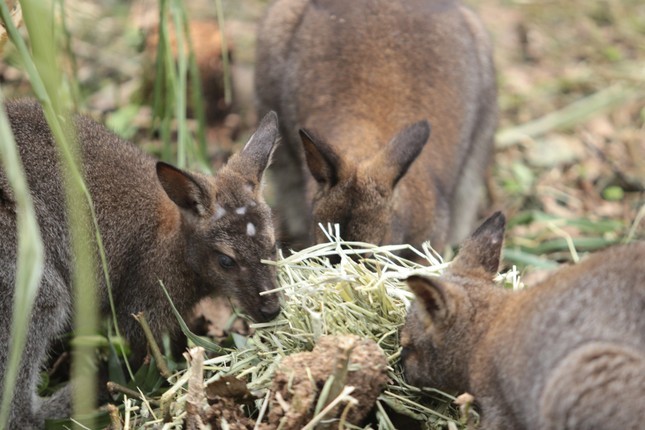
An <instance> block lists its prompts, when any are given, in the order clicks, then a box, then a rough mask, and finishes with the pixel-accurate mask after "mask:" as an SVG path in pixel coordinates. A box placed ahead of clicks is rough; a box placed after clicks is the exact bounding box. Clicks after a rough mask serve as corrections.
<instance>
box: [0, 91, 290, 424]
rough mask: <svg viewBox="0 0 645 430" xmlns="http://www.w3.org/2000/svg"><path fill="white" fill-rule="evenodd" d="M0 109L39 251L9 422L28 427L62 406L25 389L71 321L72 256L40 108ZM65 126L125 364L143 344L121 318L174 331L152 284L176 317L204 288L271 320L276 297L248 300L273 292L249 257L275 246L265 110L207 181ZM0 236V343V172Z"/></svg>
mask: <svg viewBox="0 0 645 430" xmlns="http://www.w3.org/2000/svg"><path fill="white" fill-rule="evenodd" d="M6 109H7V113H8V116H9V120H10V123H11V127H12V130H13V133H14V136H15V138H16V143H17V145H18V149H19V152H20V156H21V159H22V162H23V164H24V168H25V171H26V174H27V179H28V182H29V187H30V190H31V194H32V196H33V200H34V206H35V210H36V214H37V217H38V222H39V225H40V231H41V235H42V239H43V243H44V247H45V267H44V274H43V278H42V281H41V285H40V288H39V291H38V295H37V297H36V302H35V305H34V310H33V314H32V318H31V322H30V327H29V338H28V340H27V344H26V347H25V352H24V353H23V358H22V364H21V368H20V374H19V380H20V382H19V383H18V384H17V386H16V392H15V395H14V400H13V406H12V412H11V418H10V424H11V425H10V427H11V428H39V427H41V426H42V423H43V419H44V418H45V417H47V416H51V415H48V414H55V415H56V416H65V415H66V414H67V413H68V412H69V404H68V403H66V399H61V398H55V399H50V401H49V402H45V403H44V404H43V405H42V408H41V405H40V403H41V402H40V399H38V398H37V397H36V396H35V389H36V384H37V382H38V372H39V368H40V366H41V363H42V362H43V359H44V357H45V355H46V352H47V349H48V346H49V343H50V341H51V340H52V339H53V338H55V337H56V336H58V335H60V334H61V333H62V332H63V331H64V330H68V329H70V328H71V327H70V324H71V315H72V312H73V310H72V291H71V281H70V280H71V271H72V266H73V261H72V260H73V258H72V256H71V255H70V249H69V233H68V229H67V225H66V224H67V217H66V211H65V199H64V195H63V192H62V180H61V172H60V170H59V168H58V166H59V164H58V161H57V160H58V157H57V154H56V148H55V145H54V142H53V139H52V136H51V133H50V131H49V127H48V125H47V123H46V121H45V118H44V116H43V113H42V110H41V108H40V106H39V105H38V103H37V102H35V101H32V100H22V101H15V102H9V103H7V105H6ZM75 125H76V130H77V136H78V142H79V144H80V150H81V154H82V162H83V168H84V171H85V175H86V182H87V186H88V188H89V191H90V193H91V195H92V199H93V203H94V207H95V210H96V215H97V219H98V224H99V228H100V232H101V235H102V238H103V243H104V245H105V252H106V255H107V261H108V266H109V267H108V269H109V274H110V281H111V284H112V293H113V297H114V301H115V306H116V313H117V318H118V320H119V325H120V327H121V330H122V331H123V334H124V335H125V336H126V338H127V339H128V341H129V342H130V345H131V348H132V351H133V361H135V362H140V361H141V360H142V358H143V356H144V355H145V353H146V342H145V339H144V337H143V333H142V331H141V329H140V328H139V327H138V326H137V323H136V322H135V320H134V319H133V318H132V316H131V315H132V314H134V313H137V312H140V311H143V312H145V315H146V317H147V319H148V321H149V323H150V326H151V328H152V330H153V333H155V335H156V336H161V334H162V333H163V332H169V333H170V334H171V335H173V334H176V333H177V329H178V325H177V322H176V318H175V316H174V315H173V313H172V311H171V309H170V305H169V303H168V301H167V299H166V298H165V296H164V294H163V292H162V290H161V288H160V286H159V281H163V283H164V285H165V286H166V288H167V289H168V290H169V293H170V296H171V297H172V299H173V302H174V304H175V306H176V307H177V308H178V310H179V311H180V312H181V313H182V315H184V316H187V314H188V313H189V312H190V311H191V309H192V308H193V307H194V305H195V304H196V303H197V302H198V300H200V299H201V298H202V297H205V296H207V295H211V294H222V295H226V296H231V297H233V298H235V299H236V300H237V301H238V302H239V303H240V305H241V307H242V308H243V310H244V311H245V312H246V313H248V314H249V315H250V316H251V317H252V318H254V319H256V320H258V321H266V320H268V319H271V318H273V317H274V316H276V314H277V313H278V312H279V310H280V306H279V299H278V297H277V296H276V295H275V294H269V295H260V293H262V292H264V291H267V290H269V289H273V288H275V287H276V282H275V269H274V268H272V267H271V266H268V265H265V264H262V263H261V262H260V260H261V259H272V258H275V252H276V248H275V238H274V234H273V226H272V218H271V212H270V209H269V207H268V206H267V205H266V203H265V202H264V200H263V199H262V191H261V179H262V174H263V172H264V169H265V167H266V165H267V163H268V161H269V157H270V154H271V151H272V149H273V146H274V144H275V142H276V140H277V138H278V125H277V118H276V116H275V114H273V113H272V114H269V115H267V117H266V118H265V119H264V120H263V122H262V123H261V124H260V126H259V128H258V131H257V132H256V133H255V135H254V136H253V137H252V138H251V140H250V141H249V143H247V145H246V146H245V147H244V149H243V150H242V151H241V152H240V153H239V154H236V155H234V156H233V157H232V158H231V159H230V161H229V163H228V164H227V166H226V167H224V168H223V169H222V170H221V171H220V172H219V173H218V175H217V176H216V177H212V176H208V175H203V174H199V173H189V172H185V171H182V170H179V169H177V168H175V167H172V166H170V165H168V164H165V163H161V162H158V161H157V160H155V159H154V158H152V157H151V156H149V155H147V154H145V153H143V152H142V151H141V150H140V149H138V148H137V147H135V146H134V145H132V144H130V143H128V142H125V141H123V140H121V139H119V138H118V137H117V136H115V135H114V134H112V133H110V132H109V131H107V130H106V129H105V128H103V127H102V126H101V125H99V124H97V123H95V122H93V121H92V120H90V119H88V118H86V117H82V116H78V117H76V118H75ZM241 208H244V209H241ZM250 225H252V226H253V227H252V228H251V227H249V226H250ZM251 233H253V234H251ZM0 237H2V240H1V241H0V318H1V320H0V322H1V323H2V324H0V326H1V327H0V344H2V345H7V344H8V342H9V339H10V333H9V326H10V320H11V315H12V298H13V288H14V283H15V260H16V213H15V202H14V201H13V198H12V192H11V189H10V187H9V186H8V183H7V181H6V178H5V174H4V172H3V171H2V170H0ZM229 259H232V260H231V261H229ZM227 265H229V266H230V267H226V266H227ZM97 267H98V260H97ZM97 275H99V273H97ZM98 284H99V291H98V295H99V299H100V308H101V309H100V310H101V312H102V313H103V314H106V313H108V311H109V303H108V295H107V291H106V286H105V285H104V283H103V278H102V277H101V276H99V278H98ZM6 354H7V349H6V348H0V379H1V378H3V377H4V372H5V365H6V361H7V355H6ZM67 400H68V399H67Z"/></svg>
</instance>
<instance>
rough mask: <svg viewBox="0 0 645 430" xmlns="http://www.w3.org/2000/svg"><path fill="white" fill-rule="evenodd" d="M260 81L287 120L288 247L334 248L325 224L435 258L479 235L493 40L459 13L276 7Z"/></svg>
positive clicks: (283, 205) (444, 6)
mask: <svg viewBox="0 0 645 430" xmlns="http://www.w3.org/2000/svg"><path fill="white" fill-rule="evenodd" d="M366 10H369V11H370V13H365V11H366ZM255 82H256V92H257V95H258V110H259V112H260V113H263V112H266V111H267V110H270V109H271V110H275V111H277V112H278V114H279V115H280V118H281V129H282V132H283V133H282V134H283V136H284V139H285V144H284V145H282V146H281V147H280V148H278V149H277V151H276V157H275V163H274V164H273V170H274V177H275V179H276V183H277V189H279V190H280V192H279V194H278V195H277V196H276V204H277V209H278V212H279V215H280V216H281V217H282V220H283V225H282V230H283V231H284V232H285V233H286V236H287V237H286V240H287V241H289V242H290V244H291V245H292V246H293V247H296V248H297V247H302V246H306V245H309V244H311V243H312V242H314V241H316V242H323V241H326V236H325V235H324V234H323V233H322V232H320V229H319V228H318V224H319V223H320V224H322V225H327V224H328V223H338V224H339V225H340V229H341V231H340V233H341V236H342V238H343V239H345V240H349V241H363V242H370V243H375V244H392V243H410V244H412V245H415V246H419V245H420V244H421V243H422V242H424V241H426V240H431V244H432V245H433V246H434V247H435V248H436V249H438V250H443V248H444V246H445V245H446V244H448V243H453V242H455V241H456V240H458V239H460V238H461V237H463V236H465V235H466V234H467V233H468V232H469V231H470V228H471V227H472V223H473V222H474V220H475V218H476V211H477V207H478V204H479V197H480V191H481V188H483V178H484V175H485V171H486V169H487V166H488V165H489V162H490V160H491V157H492V153H493V134H494V130H495V126H496V117H497V104H496V100H495V98H496V84H495V74H494V69H493V63H492V53H491V46H490V43H489V41H488V37H487V35H486V32H485V31H484V30H483V28H482V25H481V24H480V22H479V20H478V18H477V17H476V16H475V15H474V14H473V13H472V12H471V11H470V10H468V9H467V8H465V7H464V6H462V5H461V4H460V3H459V2H458V1H448V2H446V1H439V0H403V1H396V2H392V1H388V0H353V1H351V2H340V1H335V0H322V1H320V0H318V1H313V0H275V1H273V2H272V3H271V4H270V5H269V8H268V10H267V13H266V15H265V17H264V19H263V21H262V22H261V24H260V28H259V31H258V47H257V54H256V80H255ZM429 124H432V133H430V127H429Z"/></svg>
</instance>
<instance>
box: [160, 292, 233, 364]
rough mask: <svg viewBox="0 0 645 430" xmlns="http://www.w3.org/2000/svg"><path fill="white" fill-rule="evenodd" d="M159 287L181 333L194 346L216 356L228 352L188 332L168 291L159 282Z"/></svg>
mask: <svg viewBox="0 0 645 430" xmlns="http://www.w3.org/2000/svg"><path fill="white" fill-rule="evenodd" d="M159 285H161V288H162V289H163V292H164V294H165V295H166V298H167V299H168V302H169V303H170V306H171V308H172V312H173V313H174V314H175V317H177V322H178V323H179V326H180V327H181V331H182V332H183V333H184V334H185V335H186V337H187V338H188V339H190V340H191V341H192V342H193V343H194V344H195V345H197V346H201V347H202V348H204V349H205V350H206V351H210V352H214V353H216V354H227V353H228V351H227V350H226V349H224V348H222V347H221V346H219V345H218V344H216V343H213V342H210V341H208V340H206V339H204V338H203V337H201V336H197V335H196V334H195V333H193V332H192V331H190V329H189V328H188V326H187V325H186V322H185V321H184V319H183V318H182V317H181V314H180V313H179V311H178V310H177V308H176V307H175V304H174V303H173V302H172V299H171V298H170V294H168V290H166V287H165V285H164V284H163V282H161V281H159Z"/></svg>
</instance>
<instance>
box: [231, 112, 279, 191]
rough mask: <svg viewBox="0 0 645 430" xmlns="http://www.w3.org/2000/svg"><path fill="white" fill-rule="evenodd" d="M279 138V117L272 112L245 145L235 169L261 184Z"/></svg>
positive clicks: (265, 117)
mask: <svg viewBox="0 0 645 430" xmlns="http://www.w3.org/2000/svg"><path fill="white" fill-rule="evenodd" d="M279 137H280V134H279V132H278V115H277V114H276V113H275V112H273V111H270V112H269V113H267V114H266V115H264V118H262V121H260V124H259V125H258V128H257V130H256V131H255V133H253V136H251V138H250V139H249V141H248V142H247V143H246V145H244V148H243V149H242V151H241V152H240V154H239V157H238V158H239V159H238V163H237V164H235V168H236V169H237V170H238V171H240V173H242V174H244V175H245V176H251V178H252V179H253V181H254V182H257V183H259V182H260V181H261V180H262V175H263V174H264V171H265V170H266V168H267V166H268V165H269V161H270V160H271V154H272V153H273V149H274V148H275V146H276V142H277V141H278V139H279ZM229 165H230V164H229Z"/></svg>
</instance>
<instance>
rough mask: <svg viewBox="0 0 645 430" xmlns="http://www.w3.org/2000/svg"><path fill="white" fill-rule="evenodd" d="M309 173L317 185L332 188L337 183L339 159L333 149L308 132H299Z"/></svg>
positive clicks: (301, 130)
mask: <svg viewBox="0 0 645 430" xmlns="http://www.w3.org/2000/svg"><path fill="white" fill-rule="evenodd" d="M299 133H300V140H302V147H303V149H304V151H305V159H306V160H307V166H309V171H310V172H311V174H312V175H313V177H314V179H316V181H317V182H318V183H319V184H328V185H329V186H330V187H333V186H334V185H336V184H337V183H338V169H339V167H340V159H339V157H338V154H337V153H336V151H334V149H333V148H332V147H331V146H329V145H328V144H327V142H325V141H324V140H322V139H319V138H318V137H316V136H315V134H314V133H312V132H311V131H309V130H306V129H304V128H301V129H300V130H299Z"/></svg>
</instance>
